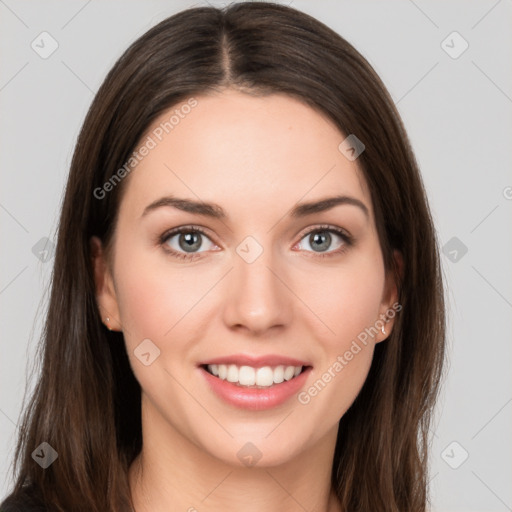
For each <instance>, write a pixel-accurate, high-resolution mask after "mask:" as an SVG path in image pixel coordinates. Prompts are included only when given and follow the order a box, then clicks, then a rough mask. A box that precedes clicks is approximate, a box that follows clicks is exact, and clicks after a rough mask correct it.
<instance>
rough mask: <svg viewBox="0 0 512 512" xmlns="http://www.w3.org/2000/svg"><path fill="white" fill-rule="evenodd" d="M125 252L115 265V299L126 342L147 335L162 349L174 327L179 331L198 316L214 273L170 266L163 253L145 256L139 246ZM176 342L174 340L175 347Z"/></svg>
mask: <svg viewBox="0 0 512 512" xmlns="http://www.w3.org/2000/svg"><path fill="white" fill-rule="evenodd" d="M128 254H130V258H124V259H122V258H119V261H118V262H117V267H116V281H117V283H118V286H117V300H118V305H119V311H120V316H121V322H122V325H123V331H124V332H125V338H126V342H127V344H129V345H130V346H131V345H134V344H135V345H136V344H138V343H140V340H142V339H144V338H149V339H152V340H154V341H155V343H156V344H157V345H158V346H159V347H160V348H161V349H162V348H163V347H165V344H166V342H167V341H168V340H169V339H170V338H171V337H172V335H173V329H175V330H176V331H177V330H178V329H179V330H180V331H182V330H183V328H184V327H186V325H187V324H188V323H190V322H191V319H193V318H194V316H196V317H197V315H198V312H199V309H200V308H197V305H198V304H199V302H200V301H201V298H202V297H203V296H204V295H205V294H206V293H207V292H208V290H209V289H210V288H211V286H212V283H213V282H215V281H214V280H213V277H214V276H212V275H211V272H210V273H209V274H206V275H205V273H204V272H198V271H194V270H192V269H188V270H187V269H178V268H172V266H170V265H169V263H168V262H167V261H166V259H165V257H158V258H152V257H148V254H147V252H146V253H144V252H143V251H142V250H141V251H137V250H134V251H131V253H128ZM196 320H197V318H196ZM192 324H194V322H192ZM175 326H176V327H175ZM177 342H178V340H174V341H173V347H174V348H175V349H176V350H178V349H179V347H178V346H177V345H176V344H177Z"/></svg>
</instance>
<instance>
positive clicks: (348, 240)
mask: <svg viewBox="0 0 512 512" xmlns="http://www.w3.org/2000/svg"><path fill="white" fill-rule="evenodd" d="M324 232H332V233H335V234H337V235H338V236H339V237H340V238H341V239H342V240H343V242H344V244H343V245H342V246H341V247H340V248H339V249H336V250H334V251H329V252H326V253H314V256H311V257H319V258H330V257H332V256H337V255H339V254H342V253H344V252H345V251H347V250H348V248H349V247H351V246H352V245H353V244H354V242H355V240H354V237H352V236H351V235H349V234H348V233H346V232H345V231H343V230H342V229H340V228H336V227H334V226H329V225H322V226H318V227H315V228H313V229H310V230H309V231H306V232H305V233H303V234H302V236H301V238H300V240H302V239H303V238H305V237H306V236H307V235H310V234H312V233H324ZM182 233H201V234H202V235H204V236H205V237H206V238H210V237H209V236H208V235H207V233H206V231H204V230H203V229H202V228H200V227H199V226H182V227H180V228H175V229H172V230H170V231H166V232H165V233H164V234H163V235H161V236H160V238H159V243H160V245H161V246H162V247H163V249H164V251H166V252H167V253H169V254H170V255H171V256H173V257H175V258H178V259H182V260H189V261H192V260H196V259H198V258H201V257H202V256H201V254H200V253H190V254H186V253H181V252H178V251H175V250H174V249H171V248H170V247H169V246H168V245H167V244H166V242H167V241H168V240H169V238H172V237H173V236H174V235H179V234H182ZM306 252H311V251H306Z"/></svg>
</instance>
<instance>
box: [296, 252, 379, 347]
mask: <svg viewBox="0 0 512 512" xmlns="http://www.w3.org/2000/svg"><path fill="white" fill-rule="evenodd" d="M383 285H384V271H383V264H382V262H381V261H380V260H379V258H378V257H375V255H373V254H372V253H369V255H368V256H366V255H364V254H357V255H355V256H354V257H353V258H351V259H350V260H349V259H347V260H346V261H344V262H343V263H342V264H340V265H339V266H337V267H336V268H334V267H331V268H329V269H328V270H326V269H325V268H318V269H316V270H315V271H314V272H313V273H311V272H309V273H308V275H307V278H304V279H303V280H302V281H301V286H300V289H299V293H298V294H299V296H300V297H301V298H303V299H304V302H305V303H306V304H307V306H308V308H309V309H310V310H311V311H312V312H313V313H314V315H308V318H316V319H320V320H321V321H322V323H321V324H320V325H322V326H324V327H325V329H324V328H323V327H322V329H321V330H322V332H324V331H325V333H326V335H325V336H324V335H323V334H322V338H323V339H324V340H326V343H327V344H328V345H329V346H331V347H332V348H336V349H337V350H339V349H342V348H343V347H344V345H345V344H348V345H350V342H351V340H352V339H353V338H355V337H357V335H358V334H359V333H360V332H361V331H364V329H366V328H369V327H370V326H373V325H374V323H375V321H376V320H377V319H378V318H379V308H380V303H381V299H382V290H383Z"/></svg>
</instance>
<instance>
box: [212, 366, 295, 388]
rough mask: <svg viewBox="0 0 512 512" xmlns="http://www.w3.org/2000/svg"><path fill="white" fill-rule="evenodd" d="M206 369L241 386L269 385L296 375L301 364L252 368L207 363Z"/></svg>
mask: <svg viewBox="0 0 512 512" xmlns="http://www.w3.org/2000/svg"><path fill="white" fill-rule="evenodd" d="M208 371H209V372H210V373H211V374H213V375H215V376H217V377H219V379H222V380H227V381H228V382H233V383H235V384H240V385H241V386H255V385H256V386H260V387H270V386H273V385H274V384H280V383H281V382H283V381H285V380H291V379H293V378H294V377H297V375H299V374H300V373H301V371H302V366H283V365H281V366H276V367H275V368H271V367H270V366H263V367H261V368H253V367H252V366H240V367H239V366H236V365H235V364H229V365H226V364H209V365H208Z"/></svg>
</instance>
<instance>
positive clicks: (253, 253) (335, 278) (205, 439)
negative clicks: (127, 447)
mask: <svg viewBox="0 0 512 512" xmlns="http://www.w3.org/2000/svg"><path fill="white" fill-rule="evenodd" d="M195 100H196V101H197V104H195V106H193V108H187V107H183V105H185V104H186V102H183V103H182V104H180V105H177V106H176V107H173V108H172V109H170V110H169V111H168V112H166V113H165V114H164V115H162V116H160V117H159V118H158V119H157V120H156V121H155V122H154V123H153V125H152V126H151V127H150V128H149V130H148V132H147V133H146V135H145V136H144V137H143V139H142V143H141V145H140V146H139V148H142V144H146V148H147V151H145V150H142V152H140V154H142V153H144V154H145V156H143V157H142V159H141V161H140V162H139V163H138V165H137V167H136V168H135V169H134V170H133V171H131V173H130V174H129V176H128V177H126V178H124V179H126V180H127V182H126V183H124V184H123V185H124V186H126V189H125V191H124V195H123V197H122V201H121V204H120V211H119V218H118V224H117V228H116V234H115V241H114V251H113V255H112V258H113V259H112V261H111V263H112V274H110V273H109V271H108V270H107V268H108V267H107V266H105V265H102V262H103V260H102V258H97V259H96V278H97V287H98V301H99V305H100V311H101V313H102V317H103V318H105V317H107V316H108V317H109V318H110V326H111V327H112V328H114V329H119V330H122V331H123V333H124V338H125V343H126V348H127V352H128V355H129V358H130V362H131V366H132V368H133V371H134V374H135V376H136V378H137V380H138V381H139V383H140V385H141V387H142V391H143V411H144V415H145V417H146V419H147V420H148V421H151V423H152V425H158V428H160V429H163V430H164V431H167V432H168V433H169V434H171V433H172V435H173V436H176V435H177V436H178V437H182V438H184V439H186V440H188V441H190V442H192V443H193V444H194V445H196V446H197V447H199V448H200V449H201V450H202V451H203V452H206V453H209V454H211V455H212V456H214V457H216V458H218V459H221V460H223V461H225V462H227V463H229V464H237V465H240V464H246V462H244V460H245V459H243V457H242V456H241V454H242V455H247V454H248V455H254V456H255V457H260V456H261V461H260V462H259V464H260V465H261V464H263V465H264V464H268V465H277V464H280V463H282V462H284V461H286V460H291V459H292V458H294V457H297V456H299V455H300V454H301V453H302V452H304V451H306V450H310V449H313V448H315V447H316V448H318V446H320V445H319V443H321V442H322V441H323V440H325V439H329V440H331V441H332V440H333V439H334V438H335V436H336V432H337V427H338V422H339V420H340V418H341V417H342V416H343V414H344V413H345V411H346V410H347V409H348V407H349V406H350V405H351V404H352V402H353V401H354V399H355V398H356V396H357V394H358V392H359V391H360V389H361V387H362V385H363V383H364V381H365V379H366V377H367V374H368V371H369V368H370V364H371V360H372V356H373V351H374V345H375V343H377V342H380V341H382V340H383V339H385V338H387V337H388V336H389V333H390V332H391V329H392V325H393V320H390V321H389V322H388V323H386V324H385V329H386V334H385V335H384V334H383V333H382V332H381V325H382V324H383V322H382V319H383V318H384V316H383V315H385V314H386V312H389V311H391V314H392V316H394V310H393V303H395V301H396V300H397V294H396V288H395V285H394V282H393V281H392V280H391V276H388V278H386V275H385V271H384V265H383V258H382V254H381V250H380V246H379V242H378V237H377V232H376V227H375V219H374V212H373V208H372V203H371V198H370V195H369V191H368V189H367V186H366V183H365V181H364V178H363V176H362V174H361V173H360V171H359V169H358V167H357V160H354V161H351V160H349V159H348V158H347V157H346V156H345V155H344V154H343V153H342V152H341V151H340V150H339V149H338V147H339V145H340V143H341V142H342V141H343V140H344V139H345V136H344V135H342V134H341V133H340V132H339V131H338V130H337V129H336V128H335V126H334V125H333V124H332V123H331V122H330V121H329V120H327V118H325V117H324V116H322V115H321V114H319V113H318V112H316V111H314V110H313V109H311V108H310V107H307V106H305V105H304V104H302V103H300V102H299V101H297V100H295V99H292V98H290V97H287V96H285V95H278V94H275V95H271V96H267V97H259V98H257V97H253V96H249V95H246V94H242V93H239V92H233V91H227V92H224V93H219V94H216V95H211V96H197V97H195ZM190 104H192V103H190ZM176 110H178V111H179V113H176V115H177V117H176V116H175V118H174V119H173V121H172V122H169V119H170V118H171V115H173V113H174V112H175V111H176ZM178 114H179V115H178ZM178 118H179V121H176V119H178ZM166 122H167V125H165V124H163V125H162V124H161V123H166ZM163 127H164V128H163ZM166 131H167V132H168V133H166ZM356 135H357V134H356ZM148 136H150V137H151V139H152V141H153V142H151V141H150V139H148V138H147V137H148ZM160 139H161V140H160ZM118 186H119V185H118ZM340 196H345V197H347V198H350V200H349V201H346V202H343V201H340V202H338V203H336V202H334V201H333V202H332V203H331V204H330V205H326V204H324V206H330V207H328V208H324V207H322V201H325V200H326V199H329V198H335V197H340ZM171 198H172V199H173V201H177V200H178V199H179V200H180V201H181V202H175V203H174V204H175V206H172V203H171ZM193 203H194V204H195V203H201V204H203V205H204V206H203V207H201V208H199V207H198V206H197V205H196V206H193ZM207 203H208V204H212V205H213V204H215V206H212V207H206V206H205V205H206V204H207ZM317 203H318V205H319V206H314V204H317ZM306 204H308V205H311V206H308V207H305V206H302V205H306ZM221 212H222V215H221ZM177 228H183V229H184V233H182V234H180V233H177V234H174V233H169V232H170V231H171V230H173V229H177ZM196 228H200V229H201V230H202V231H203V233H200V232H198V231H196ZM336 230H339V231H340V232H341V234H338V233H337V232H336ZM310 232H312V233H310ZM347 237H348V238H347ZM96 242H97V240H96ZM100 255H101V254H100ZM365 329H368V330H367V331H365ZM244 356H245V357H247V358H248V359H245V360H244V359H243V357H244ZM267 356H268V357H269V358H270V359H268V360H264V359H259V360H258V358H265V357H267ZM211 361H216V362H217V363H218V364H221V363H222V362H223V361H224V362H225V363H227V364H226V370H224V369H222V367H220V366H217V368H216V369H215V367H213V368H210V370H213V371H214V373H215V372H217V373H219V372H220V373H221V374H224V372H226V371H227V380H222V379H220V377H219V376H213V375H210V374H209V373H208V372H207V371H206V370H205V368H204V367H203V366H202V365H204V364H206V363H208V362H211ZM237 361H238V364H236V363H237ZM228 363H229V364H228ZM233 363H235V366H233V367H231V368H230V366H231V364H233ZM280 363H281V364H280ZM279 366H283V367H284V368H282V369H280V368H278V367H279ZM287 366H304V367H305V371H304V373H302V374H300V375H298V376H297V377H294V378H292V379H291V380H286V379H287V378H289V377H290V373H291V372H293V373H294V374H295V373H296V372H295V370H294V369H293V370H286V367H287ZM240 367H246V368H242V369H241V370H240V371H239V369H240ZM237 378H239V379H242V382H247V383H249V382H254V381H253V380H251V379H256V378H258V379H259V380H258V382H260V383H262V384H263V386H264V387H263V388H262V389H258V388H247V387H240V386H239V385H237V384H235V383H231V382H229V380H236V379H237ZM244 379H248V380H244ZM283 379H284V382H281V383H279V382H280V381H282V380H283ZM295 379H297V380H295ZM274 381H275V382H274ZM271 382H274V384H273V385H269V384H270V383H271ZM297 383H298V384H297ZM247 443H252V444H247ZM241 448H243V449H244V450H245V451H242V452H241V454H240V453H239V450H240V449H241ZM237 453H238V455H237ZM258 454H259V455H258Z"/></svg>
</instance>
